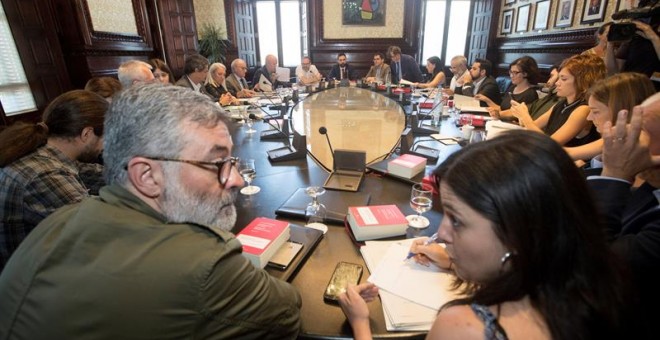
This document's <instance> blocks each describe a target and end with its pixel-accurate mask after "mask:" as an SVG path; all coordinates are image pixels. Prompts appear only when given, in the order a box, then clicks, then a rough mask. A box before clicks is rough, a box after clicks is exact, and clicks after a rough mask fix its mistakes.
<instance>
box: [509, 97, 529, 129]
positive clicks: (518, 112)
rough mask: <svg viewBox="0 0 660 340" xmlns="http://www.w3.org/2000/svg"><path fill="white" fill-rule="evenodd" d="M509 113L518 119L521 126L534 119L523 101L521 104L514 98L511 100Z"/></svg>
mask: <svg viewBox="0 0 660 340" xmlns="http://www.w3.org/2000/svg"><path fill="white" fill-rule="evenodd" d="M511 113H512V114H513V116H514V117H516V118H518V121H519V122H520V123H521V124H522V125H523V126H527V125H529V124H530V123H533V121H534V120H533V119H532V116H530V115H529V109H528V108H527V105H526V104H525V103H522V104H521V103H518V102H517V101H515V100H511Z"/></svg>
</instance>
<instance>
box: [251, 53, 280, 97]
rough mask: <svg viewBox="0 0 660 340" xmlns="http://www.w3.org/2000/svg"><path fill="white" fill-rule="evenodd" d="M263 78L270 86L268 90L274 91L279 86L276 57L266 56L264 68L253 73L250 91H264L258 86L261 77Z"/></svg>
mask: <svg viewBox="0 0 660 340" xmlns="http://www.w3.org/2000/svg"><path fill="white" fill-rule="evenodd" d="M262 75H263V76H264V78H266V80H268V81H269V82H270V84H271V88H270V90H271V91H272V90H275V89H276V88H277V87H278V86H279V85H281V84H280V82H279V81H278V80H277V57H276V56H274V55H272V54H269V55H267V56H266V62H265V63H264V66H262V67H261V68H260V69H258V70H257V71H256V72H254V77H252V86H253V87H252V89H253V90H255V91H263V90H265V89H263V88H261V87H262V86H260V83H259V82H260V79H261V76H262Z"/></svg>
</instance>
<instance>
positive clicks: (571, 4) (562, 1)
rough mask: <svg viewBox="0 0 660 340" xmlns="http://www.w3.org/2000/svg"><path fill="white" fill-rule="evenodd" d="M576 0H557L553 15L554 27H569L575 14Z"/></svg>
mask: <svg viewBox="0 0 660 340" xmlns="http://www.w3.org/2000/svg"><path fill="white" fill-rule="evenodd" d="M575 2H576V0H559V3H558V4H557V13H556V15H555V27H570V26H571V25H572V24H573V16H574V15H575V5H576V3H575Z"/></svg>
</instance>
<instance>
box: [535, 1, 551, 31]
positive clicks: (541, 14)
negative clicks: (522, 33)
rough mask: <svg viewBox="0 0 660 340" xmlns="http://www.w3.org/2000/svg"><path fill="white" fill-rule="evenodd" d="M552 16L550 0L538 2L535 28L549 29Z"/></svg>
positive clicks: (536, 29)
mask: <svg viewBox="0 0 660 340" xmlns="http://www.w3.org/2000/svg"><path fill="white" fill-rule="evenodd" d="M549 18H550V0H541V1H539V2H537V3H536V15H535V16H534V30H535V31H538V30H545V29H548V19H549Z"/></svg>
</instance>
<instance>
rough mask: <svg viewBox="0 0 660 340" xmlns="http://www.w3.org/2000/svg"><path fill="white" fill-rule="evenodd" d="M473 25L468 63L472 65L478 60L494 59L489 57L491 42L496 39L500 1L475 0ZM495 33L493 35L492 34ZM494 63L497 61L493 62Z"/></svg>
mask: <svg viewBox="0 0 660 340" xmlns="http://www.w3.org/2000/svg"><path fill="white" fill-rule="evenodd" d="M472 8H473V10H472V25H471V26H470V27H471V31H472V32H471V33H472V34H470V32H468V36H470V44H469V46H470V47H469V50H468V61H469V62H470V63H471V62H472V61H474V59H477V58H486V59H489V58H492V57H494V55H493V56H489V55H488V46H490V44H489V42H490V41H491V40H494V39H495V34H494V32H497V20H498V15H497V14H498V13H499V8H500V0H494V1H493V0H475V1H474V3H473V5H472ZM491 32H493V34H491ZM491 61H492V62H493V63H495V62H496V60H491Z"/></svg>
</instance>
